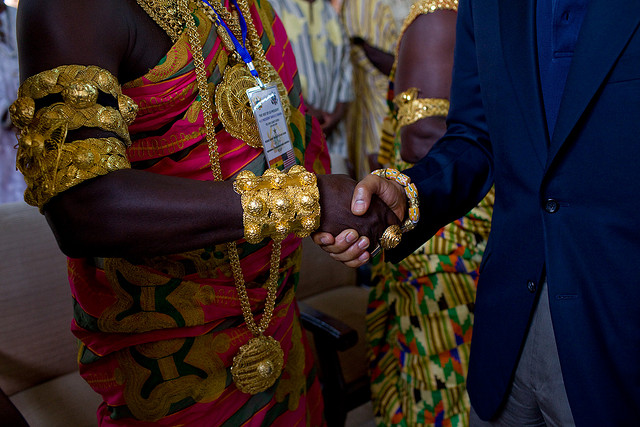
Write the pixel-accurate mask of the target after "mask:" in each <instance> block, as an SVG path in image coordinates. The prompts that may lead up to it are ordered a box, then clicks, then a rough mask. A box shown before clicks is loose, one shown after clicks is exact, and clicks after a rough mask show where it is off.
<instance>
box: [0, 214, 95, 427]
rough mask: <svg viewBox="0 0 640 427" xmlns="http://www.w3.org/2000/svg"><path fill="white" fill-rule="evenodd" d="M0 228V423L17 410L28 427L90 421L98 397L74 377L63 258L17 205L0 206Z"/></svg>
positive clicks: (47, 233)
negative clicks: (29, 426)
mask: <svg viewBox="0 0 640 427" xmlns="http://www.w3.org/2000/svg"><path fill="white" fill-rule="evenodd" d="M0 230H2V231H0V278H1V279H0V280H1V282H0V337H2V338H1V339H0V424H1V425H13V424H3V422H6V421H7V420H9V419H11V418H9V417H11V416H13V417H14V420H15V419H16V418H15V416H16V414H15V410H16V408H17V410H18V411H19V412H20V414H21V415H22V417H24V419H25V420H26V421H27V422H28V423H29V425H31V426H33V427H38V426H47V427H56V426H60V427H62V426H64V427H68V426H74V427H81V426H95V425H97V418H96V410H97V408H98V405H99V404H100V402H101V398H100V397H99V395H98V394H96V393H95V392H94V391H93V390H91V388H90V387H89V385H88V384H87V383H86V382H85V381H84V380H83V379H82V378H81V377H80V375H79V374H78V366H77V362H76V360H77V344H76V340H75V338H74V337H73V335H72V334H71V331H70V330H69V329H70V324H71V319H72V316H73V300H72V297H71V291H70V289H69V282H68V279H67V269H66V258H65V256H64V255H63V254H62V253H61V252H60V250H59V249H58V245H57V244H56V242H55V239H54V237H53V233H52V232H51V230H50V229H49V226H48V225H47V222H46V220H45V218H44V217H43V216H42V215H41V214H40V213H39V212H38V209H36V208H34V207H31V206H28V205H26V204H25V203H23V202H19V203H7V204H0ZM3 396H4V397H3ZM6 396H8V398H9V401H7V399H6ZM15 422H17V421H15ZM16 425H19V424H16Z"/></svg>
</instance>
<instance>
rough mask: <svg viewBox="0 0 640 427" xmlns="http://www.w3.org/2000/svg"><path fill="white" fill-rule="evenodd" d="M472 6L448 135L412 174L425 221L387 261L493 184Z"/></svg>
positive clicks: (458, 58) (464, 23)
mask: <svg viewBox="0 0 640 427" xmlns="http://www.w3.org/2000/svg"><path fill="white" fill-rule="evenodd" d="M471 1H472V0H461V1H460V3H459V8H458V18H457V26H456V46H455V52H454V65H453V79H452V86H451V107H450V110H449V115H448V117H447V132H446V133H445V135H444V136H443V137H442V138H441V139H440V140H439V141H438V142H437V143H436V144H435V145H434V147H433V148H432V149H431V151H429V154H427V156H426V157H424V158H423V159H422V160H420V161H419V162H418V163H416V165H415V166H414V167H412V168H411V169H408V170H407V171H405V172H404V173H406V174H407V175H408V176H409V177H410V178H411V181H412V182H414V183H415V184H416V187H417V188H418V193H419V196H420V222H419V223H418V226H417V227H416V228H415V229H414V230H412V231H410V232H408V233H406V234H405V235H404V236H403V238H402V243H401V244H400V246H399V247H398V248H396V249H394V250H392V251H387V253H386V255H385V257H386V258H385V259H386V260H387V261H391V262H398V261H400V260H402V259H403V258H404V257H406V256H407V255H409V254H411V253H412V252H413V251H414V250H416V249H417V248H418V247H420V245H422V244H423V243H424V242H426V241H427V240H428V239H430V238H431V237H432V236H433V235H434V234H435V233H436V232H437V231H438V230H439V229H440V228H441V227H443V226H445V225H447V224H449V223H450V222H452V221H454V220H456V219H458V218H460V217H462V216H464V215H465V214H467V213H468V212H469V211H470V210H471V209H472V208H473V207H475V206H476V205H477V204H478V203H479V202H480V200H482V198H483V197H484V196H485V195H486V194H487V193H488V192H489V190H490V189H491V186H492V185H493V155H492V152H491V141H490V139H489V130H488V127H487V122H486V118H485V114H484V108H483V102H482V91H481V85H480V78H479V73H478V62H477V57H476V49H475V37H474V26H473V17H472V13H471V9H472V8H471V4H470V3H471Z"/></svg>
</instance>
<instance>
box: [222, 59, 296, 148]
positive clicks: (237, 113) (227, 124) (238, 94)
mask: <svg viewBox="0 0 640 427" xmlns="http://www.w3.org/2000/svg"><path fill="white" fill-rule="evenodd" d="M258 61H259V60H255V62H258ZM259 62H260V63H259V64H256V68H257V69H259V70H261V71H262V70H265V71H266V72H261V73H260V79H262V81H263V82H264V83H265V84H266V85H268V84H272V83H275V84H276V85H277V86H278V92H279V93H280V99H281V100H282V108H283V109H284V115H285V117H286V119H287V122H288V121H289V115H290V111H291V105H290V102H289V97H288V96H287V90H286V89H285V87H284V84H283V83H282V79H280V76H279V75H278V73H277V72H276V70H275V68H273V65H271V64H270V63H269V62H267V61H264V62H263V61H259ZM255 86H256V79H255V78H254V77H253V76H252V75H251V73H250V72H249V69H248V68H247V66H246V65H245V64H243V63H240V64H236V65H234V66H232V67H230V68H227V69H226V70H225V71H224V75H223V77H222V81H221V82H220V83H218V85H217V86H216V93H215V102H216V110H217V112H218V117H220V121H221V122H222V125H223V126H224V128H225V130H226V131H227V132H229V134H231V136H233V137H235V138H238V139H241V140H243V141H244V142H246V143H247V144H249V145H250V146H252V147H254V148H262V140H261V139H260V132H259V130H258V124H257V123H256V119H255V117H254V116H253V112H252V111H251V105H250V104H249V97H248V96H247V89H250V88H252V87H255Z"/></svg>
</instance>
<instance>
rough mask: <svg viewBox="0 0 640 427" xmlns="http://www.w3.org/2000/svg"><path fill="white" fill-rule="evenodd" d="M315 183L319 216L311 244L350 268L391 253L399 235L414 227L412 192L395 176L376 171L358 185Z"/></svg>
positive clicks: (327, 178)
mask: <svg viewBox="0 0 640 427" xmlns="http://www.w3.org/2000/svg"><path fill="white" fill-rule="evenodd" d="M317 178H318V190H319V193H320V205H321V214H320V226H319V227H318V228H317V229H316V231H315V232H314V233H313V234H312V238H313V241H314V242H315V243H316V244H318V245H319V246H320V247H322V248H323V249H324V250H325V251H326V252H328V253H329V254H330V255H331V257H332V258H333V259H335V260H337V261H340V262H343V263H344V264H345V265H347V266H349V267H359V266H361V265H363V264H365V263H367V262H368V261H369V259H370V257H371V256H372V255H375V254H376V253H377V252H378V251H379V250H380V249H381V248H383V249H387V248H391V247H394V246H395V245H397V243H398V242H399V241H400V236H401V232H402V231H408V230H410V229H412V228H413V227H415V223H417V221H418V205H417V200H418V199H417V191H416V189H415V186H413V185H409V182H408V181H409V180H408V178H407V177H406V176H405V175H402V174H400V173H398V172H397V171H394V170H392V169H387V170H385V169H383V170H380V171H376V172H374V173H373V174H371V175H368V176H367V177H365V178H364V179H363V180H362V181H360V182H359V183H356V181H354V180H353V179H351V178H349V177H348V176H347V175H319V176H318V177H317ZM405 217H406V218H405ZM403 221H404V222H403Z"/></svg>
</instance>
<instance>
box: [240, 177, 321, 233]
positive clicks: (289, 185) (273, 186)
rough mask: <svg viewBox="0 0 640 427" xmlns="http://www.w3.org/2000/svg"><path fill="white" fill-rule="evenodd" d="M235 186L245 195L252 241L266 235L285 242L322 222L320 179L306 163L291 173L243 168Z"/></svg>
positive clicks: (246, 227)
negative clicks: (292, 235)
mask: <svg viewBox="0 0 640 427" xmlns="http://www.w3.org/2000/svg"><path fill="white" fill-rule="evenodd" d="M233 189H234V190H235V192H236V193H238V194H240V195H241V196H242V197H241V202H242V209H243V217H242V219H243V223H244V233H245V236H244V237H245V239H246V240H247V242H249V243H259V242H260V241H262V240H263V239H264V238H265V237H271V238H272V239H273V240H274V241H276V242H281V241H282V240H284V238H285V237H287V236H288V235H289V234H291V233H295V234H296V236H298V237H307V236H308V235H310V234H311V233H312V232H313V231H314V230H315V229H316V228H318V227H319V225H320V193H319V191H318V185H317V179H316V176H315V175H314V174H313V173H311V172H307V170H306V169H305V168H304V167H302V166H299V165H296V166H293V167H292V168H291V169H290V170H289V172H288V173H284V172H281V171H279V170H278V169H273V168H272V169H268V170H266V171H265V173H264V174H263V175H262V176H260V177H257V176H255V175H254V174H253V172H250V171H243V172H241V173H240V174H239V175H238V176H237V178H236V179H235V181H234V182H233Z"/></svg>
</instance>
